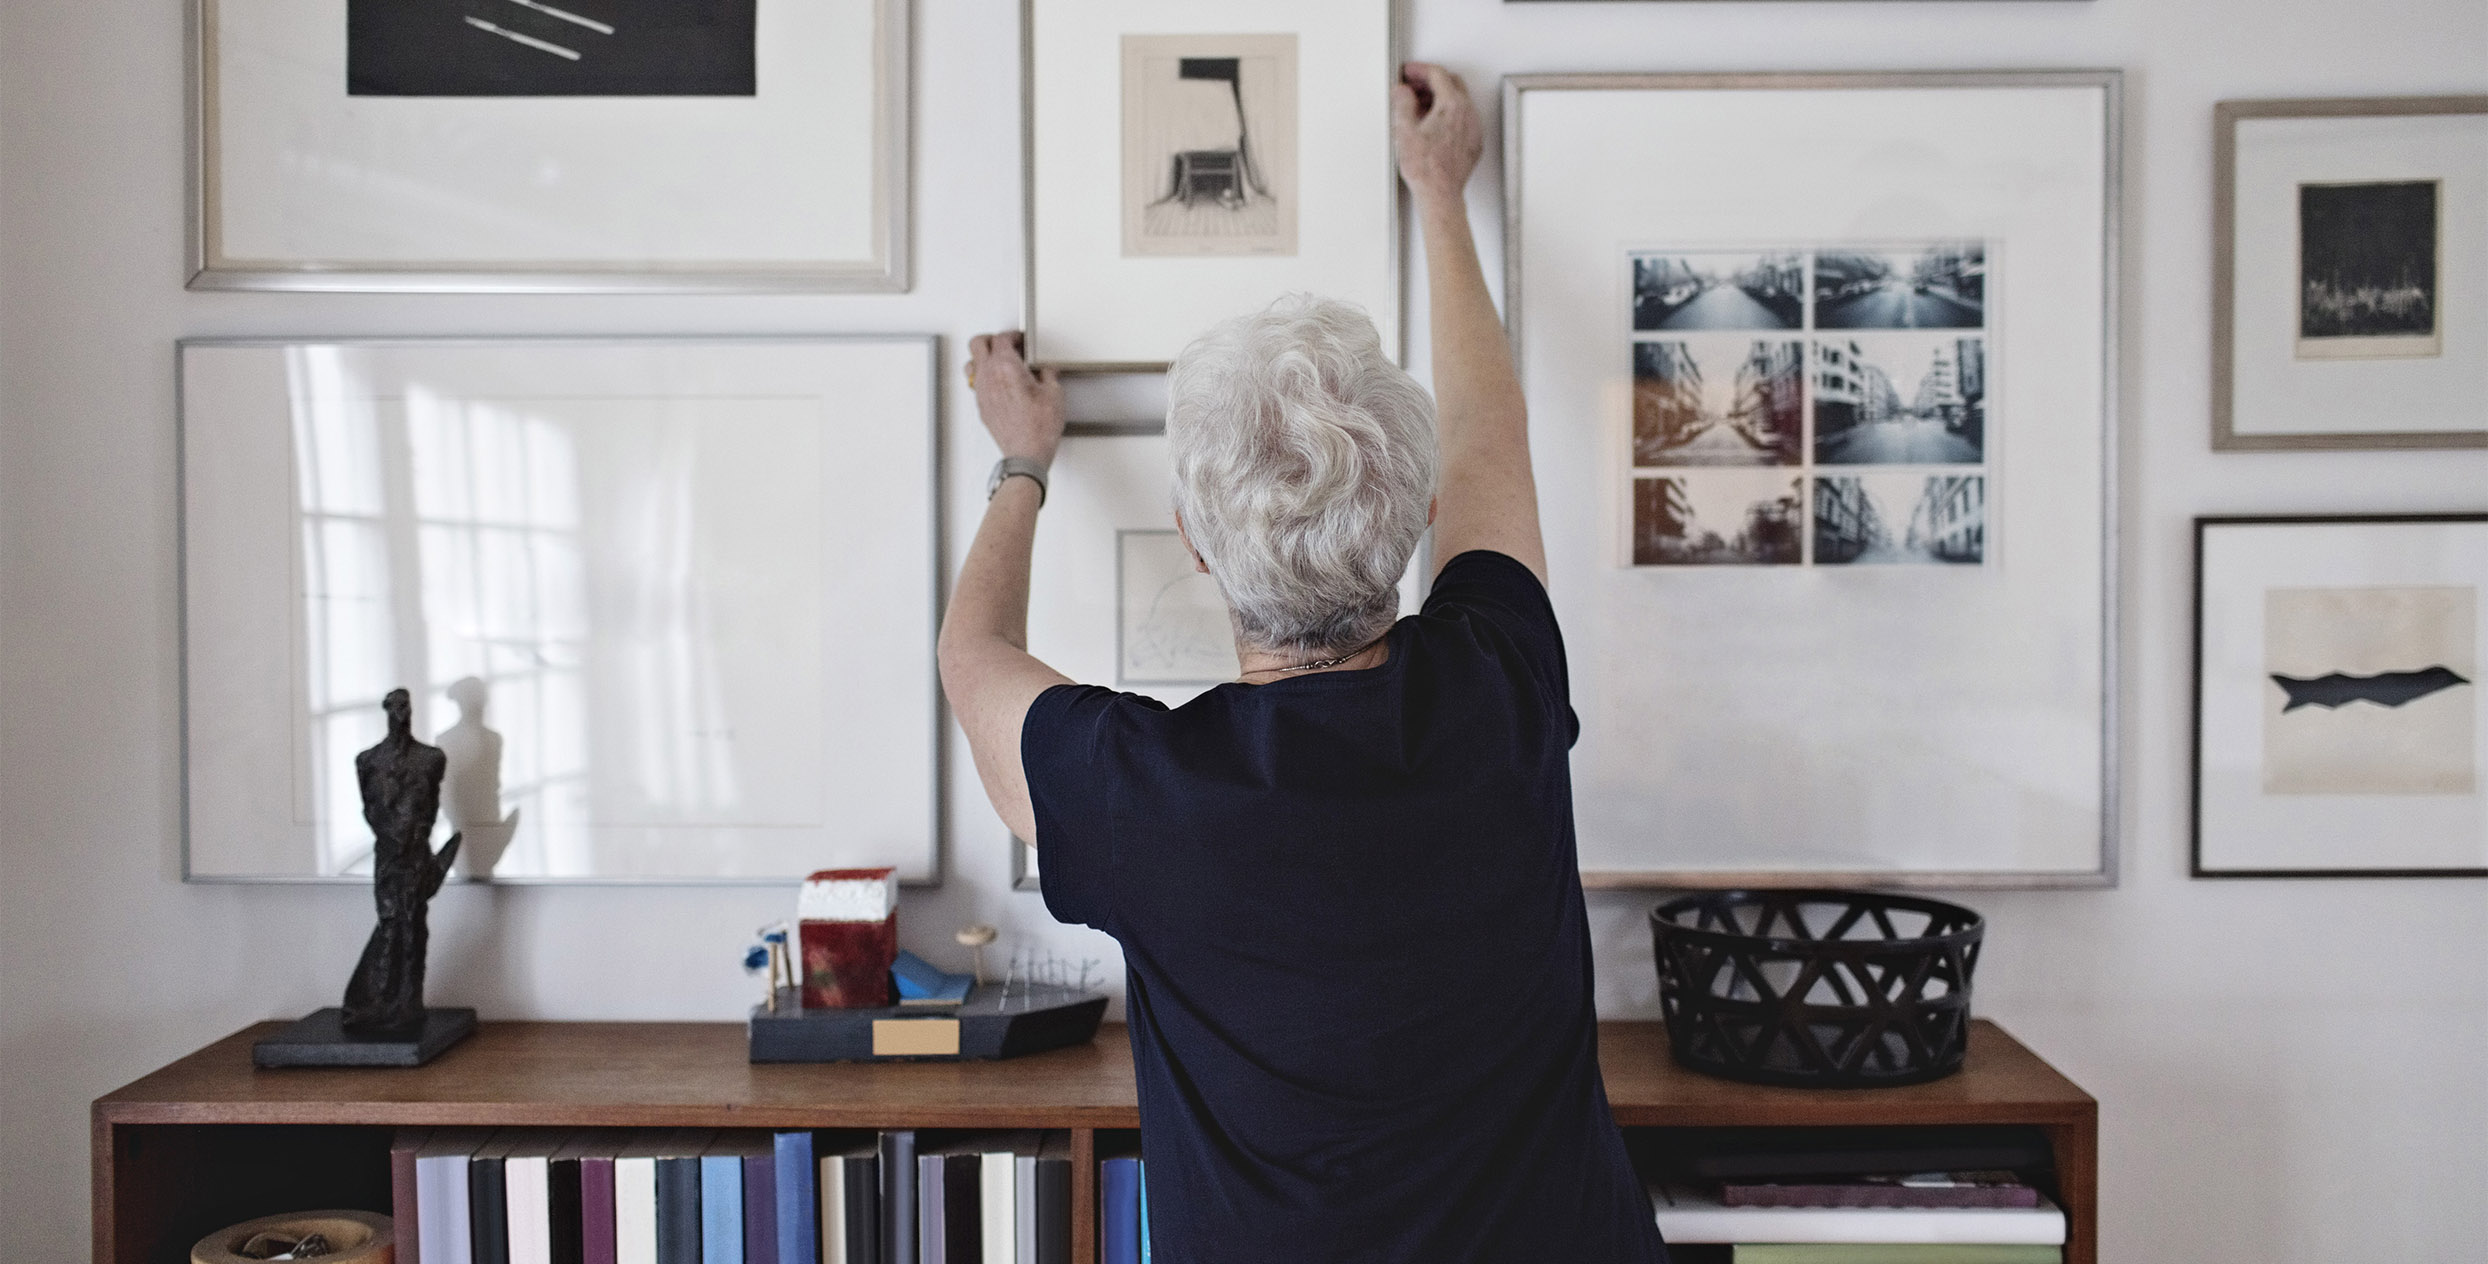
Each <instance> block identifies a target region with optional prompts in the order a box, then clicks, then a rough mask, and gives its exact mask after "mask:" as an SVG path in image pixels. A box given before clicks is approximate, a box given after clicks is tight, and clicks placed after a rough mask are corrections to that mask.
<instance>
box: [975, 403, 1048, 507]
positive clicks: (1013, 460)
mask: <svg viewBox="0 0 2488 1264" xmlns="http://www.w3.org/2000/svg"><path fill="white" fill-rule="evenodd" d="M971 385H972V383H971ZM1013 477H1018V478H1028V479H1034V480H1035V481H1036V484H1037V508H1039V509H1043V508H1045V467H1044V466H1042V465H1039V464H1037V463H1036V462H1034V461H1031V460H1029V459H1028V458H1026V457H1024V456H1006V457H1004V458H1002V459H1001V460H999V461H996V462H994V463H993V477H991V478H989V479H986V480H985V499H987V500H992V499H993V498H994V496H995V495H996V494H997V493H999V492H1001V490H1002V481H1003V480H1004V479H1007V478H1013Z"/></svg>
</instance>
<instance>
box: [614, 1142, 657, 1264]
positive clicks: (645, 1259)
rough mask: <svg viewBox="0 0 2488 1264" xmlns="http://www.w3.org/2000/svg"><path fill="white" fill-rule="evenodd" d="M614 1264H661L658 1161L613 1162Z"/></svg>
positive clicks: (622, 1160)
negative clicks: (658, 1223)
mask: <svg viewBox="0 0 2488 1264" xmlns="http://www.w3.org/2000/svg"><path fill="white" fill-rule="evenodd" d="M613 1258H614V1264H657V1161H656V1160H655V1159H652V1158H647V1157H645V1156H640V1155H633V1156H632V1157H630V1158H624V1159H615V1160H614V1161H613Z"/></svg>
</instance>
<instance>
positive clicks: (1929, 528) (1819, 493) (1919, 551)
mask: <svg viewBox="0 0 2488 1264" xmlns="http://www.w3.org/2000/svg"><path fill="white" fill-rule="evenodd" d="M1986 558H1987V480H1986V478H1985V476H1983V475H1977V474H1925V473H1916V472H1901V471H1887V470H1877V471H1873V472H1871V473H1859V474H1843V475H1838V476H1835V477H1831V478H1823V479H1817V480H1816V481H1815V484H1814V564H1815V565H1817V566H1848V565H1860V566H1873V565H1892V564H1917V565H1953V566H1959V565H1971V566H1975V565H1979V564H1982V563H1984V562H1985V561H1986Z"/></svg>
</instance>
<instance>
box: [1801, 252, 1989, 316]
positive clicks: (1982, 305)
mask: <svg viewBox="0 0 2488 1264" xmlns="http://www.w3.org/2000/svg"><path fill="white" fill-rule="evenodd" d="M1986 321H1987V248H1986V245H1985V244H1984V243H1982V242H1975V241H1956V242H1942V243H1937V244H1932V245H1926V246H1913V247H1903V248H1896V249H1888V250H1887V249H1861V248H1841V249H1826V250H1819V251H1816V252H1815V255H1814V327H1815V328H1816V329H1977V328H1980V327H1982V326H1984V325H1985V324H1986Z"/></svg>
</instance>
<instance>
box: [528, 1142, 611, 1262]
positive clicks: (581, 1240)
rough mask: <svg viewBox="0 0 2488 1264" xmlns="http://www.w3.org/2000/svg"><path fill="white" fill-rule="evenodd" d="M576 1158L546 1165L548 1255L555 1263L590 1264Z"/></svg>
mask: <svg viewBox="0 0 2488 1264" xmlns="http://www.w3.org/2000/svg"><path fill="white" fill-rule="evenodd" d="M582 1166H583V1165H582V1164H581V1163H580V1161H579V1160H577V1159H554V1160H553V1161H551V1162H549V1163H547V1164H545V1165H544V1184H545V1189H544V1220H545V1225H544V1227H545V1253H546V1254H547V1255H549V1256H551V1257H552V1260H553V1264H587V1245H586V1229H587V1207H586V1203H585V1200H584V1199H582V1198H581V1197H580V1193H581V1183H580V1179H579V1169H580V1168H581V1167H582ZM612 1197H613V1195H612V1172H611V1171H610V1170H608V1171H607V1173H606V1202H607V1204H608V1206H607V1208H606V1213H607V1214H606V1222H605V1223H606V1230H607V1234H608V1236H609V1237H610V1234H611V1230H612V1225H613V1221H612V1208H611V1206H610V1204H611V1202H612Z"/></svg>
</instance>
